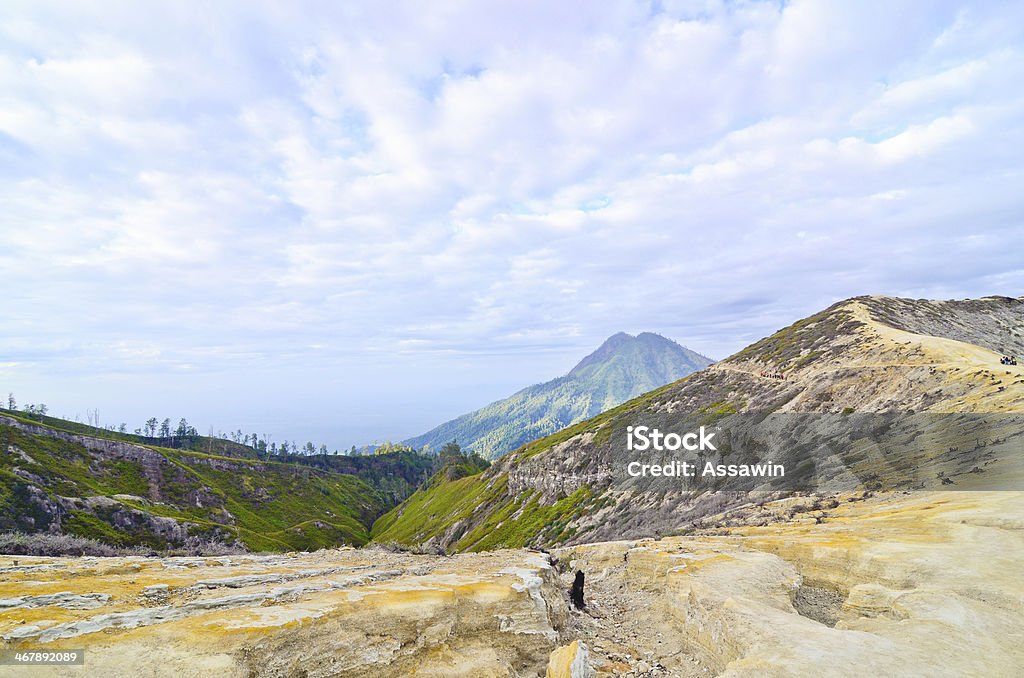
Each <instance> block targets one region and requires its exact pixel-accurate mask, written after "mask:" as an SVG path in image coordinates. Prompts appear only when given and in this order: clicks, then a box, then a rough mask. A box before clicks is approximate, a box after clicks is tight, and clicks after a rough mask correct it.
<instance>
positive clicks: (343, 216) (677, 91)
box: [0, 1, 1024, 448]
mask: <svg viewBox="0 0 1024 678" xmlns="http://www.w3.org/2000/svg"><path fill="white" fill-rule="evenodd" d="M1022 46H1024V5H1020V4H1019V3H1018V4H1012V3H1007V4H996V3H991V4H985V5H980V6H978V5H973V4H971V3H964V2H936V3H929V4H928V5H922V4H920V3H915V2H903V3H900V2H865V3H846V2H815V3H810V2H801V1H796V2H787V3H778V2H749V3H724V2H723V3H719V2H713V1H708V2H650V3H648V2H609V3H591V4H585V5H581V6H569V5H558V4H551V3H527V4H524V3H495V4H489V5H487V6H486V7H485V6H483V5H480V4H459V3H450V4H444V5H433V6H431V7H430V8H429V10H427V9H424V8H423V7H422V6H420V5H417V4H415V3H406V4H399V5H393V6H388V7H384V6H380V5H378V4H376V3H343V4H340V5H335V4H333V3H308V4H306V5H304V6H303V7H302V9H301V11H299V10H295V9H293V8H291V6H288V5H285V6H282V5H276V4H271V3H259V2H256V3H218V4H216V5H215V6H209V5H208V4H202V3H174V4H173V5H169V6H157V7H145V8H143V7H142V6H139V5H137V4H135V3H102V4H100V3H97V4H92V5H90V4H88V3H83V4H68V3H48V2H9V3H4V5H3V6H2V7H0V87H2V90H3V92H4V96H3V97H0V177H2V179H3V181H2V182H0V201H2V204H3V206H4V208H3V210H2V213H0V242H2V246H0V290H2V297H0V298H2V300H3V301H2V306H0V309H2V318H3V320H4V331H3V332H2V333H0V390H2V393H3V395H4V396H6V393H7V392H8V391H13V392H14V393H15V395H16V396H17V398H18V400H19V402H21V403H28V402H40V401H42V402H46V403H47V404H48V405H49V407H50V410H51V412H52V413H54V414H64V415H67V416H70V417H72V418H74V416H75V415H76V413H77V414H79V416H80V417H81V418H82V419H83V420H84V419H85V411H86V409H94V408H96V409H99V410H100V416H101V420H102V421H103V423H108V424H115V425H116V424H118V423H120V422H122V421H124V422H127V423H128V425H129V428H130V429H134V428H135V427H137V426H140V425H141V424H142V422H143V421H144V420H145V419H148V418H149V417H151V416H157V417H160V418H163V417H171V418H172V419H173V420H174V421H177V419H178V418H180V417H186V418H187V419H188V420H189V421H190V422H193V423H194V424H195V425H196V426H197V428H199V429H200V432H202V433H205V432H206V431H207V430H208V427H209V426H211V425H212V426H214V427H215V429H222V430H224V431H229V430H235V429H238V428H242V429H243V430H244V431H245V432H247V433H250V432H258V433H271V434H274V435H275V439H276V440H278V441H280V440H283V439H287V440H289V441H291V440H292V439H294V440H296V442H299V443H300V444H301V443H303V442H305V441H306V440H312V441H314V442H317V443H319V442H324V443H326V444H328V445H329V446H330V447H332V448H334V447H337V448H344V447H348V446H350V445H352V444H356V445H359V444H363V443H368V442H371V441H373V440H384V439H392V440H399V439H402V438H405V437H409V436H413V435H416V434H419V433H423V432H424V431H426V430H427V429H429V428H432V427H433V426H435V425H437V424H439V423H441V422H443V421H445V420H446V419H449V418H451V417H453V416H456V415H458V414H462V413H464V412H466V411H469V410H473V409H476V408H478V407H480V406H482V405H484V404H487V403H489V402H491V401H493V400H496V399H498V398H501V397H504V396H507V395H509V394H510V393H512V392H514V391H516V390H518V389H520V388H522V387H524V386H526V385H529V384H533V383H537V382H542V381H546V380H548V379H551V378H553V377H555V376H558V375H560V374H563V373H565V372H566V371H568V369H570V368H571V367H572V366H573V365H574V364H575V363H576V362H577V361H578V360H579V359H580V358H582V357H583V356H584V355H586V354H587V353H589V352H591V351H593V350H594V349H595V348H596V347H597V346H598V345H599V344H600V343H601V342H602V341H603V340H604V339H606V338H607V337H608V336H610V335H612V334H614V333H615V332H619V331H627V332H629V333H631V334H636V333H637V332H640V331H653V332H657V333H659V334H662V335H664V336H666V337H668V338H671V339H673V340H675V341H677V342H678V343H680V344H682V345H684V346H686V347H688V348H690V349H692V350H694V351H697V352H699V353H702V354H705V355H708V356H709V357H712V358H716V359H718V358H723V357H725V356H727V355H729V354H731V353H733V352H735V351H736V350H739V349H740V348H742V347H743V346H745V345H747V344H749V343H751V342H752V341H755V340H757V339H759V338H761V337H763V336H765V335H767V334H770V333H771V332H773V331H775V330H777V329H779V328H780V327H783V326H785V325H788V324H790V323H791V322H793V321H795V320H797V319H799V318H801V317H804V316H807V315H809V314H811V313H814V312H817V311H819V310H821V309H823V308H825V307H827V306H829V305H830V304H832V303H834V302H835V301H838V300H840V299H843V298H847V297H851V296H856V295H861V294H888V295H896V296H905V297H915V298H922V297H923V298H966V297H979V296H987V295H993V294H1002V295H1007V296H1019V295H1020V294H1022V293H1024V292H1022V291H1024V264H1022V263H1021V262H1022V261H1024V259H1022V257H1021V256H1020V253H1021V251H1024V228H1022V227H1021V221H1022V217H1024V193H1022V192H1021V190H1020V187H1021V184H1022V169H1024V162H1022V160H1021V158H1020V153H1019V149H1020V148H1024V124H1022V121H1024V98H1022V97H1021V96H1020V93H1019V91H1020V87H1019V85H1018V83H1020V82H1022V81H1024V49H1022Z"/></svg>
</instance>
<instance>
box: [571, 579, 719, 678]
mask: <svg viewBox="0 0 1024 678" xmlns="http://www.w3.org/2000/svg"><path fill="white" fill-rule="evenodd" d="M588 569H589V568H588ZM625 570H626V568H625V564H623V565H620V566H617V567H614V568H606V569H603V570H602V571H601V572H599V573H596V574H595V573H593V572H592V571H591V572H592V573H591V574H590V576H589V577H588V578H587V581H586V586H585V588H584V597H585V599H586V609H585V610H584V611H581V612H573V614H572V619H571V622H570V623H571V624H572V625H573V627H574V628H575V630H576V633H577V634H578V636H579V638H580V640H581V641H583V642H584V643H585V644H586V646H587V648H588V650H589V652H590V662H591V666H593V667H594V668H595V669H596V671H597V673H596V675H597V677H598V678H602V677H607V676H633V677H637V678H639V677H643V678H663V677H671V678H696V677H698V676H700V677H703V678H707V677H708V676H711V675H714V674H713V673H712V672H711V670H710V669H708V668H707V667H705V666H702V665H701V664H700V662H698V661H697V660H696V659H695V658H694V657H693V656H692V655H691V654H689V653H688V652H687V651H686V649H685V640H684V637H683V635H682V634H681V633H679V632H678V628H679V622H678V621H677V620H675V619H674V618H672V615H671V612H670V610H669V609H668V607H667V605H666V602H665V598H664V596H663V595H662V594H660V593H658V592H654V591H648V590H645V589H642V588H637V587H636V584H635V583H631V582H628V581H627V580H626V578H625ZM573 575H574V571H572V570H571V569H570V570H569V571H567V572H566V573H565V574H564V575H563V581H564V582H565V584H566V587H568V586H569V585H571V583H572V579H573Z"/></svg>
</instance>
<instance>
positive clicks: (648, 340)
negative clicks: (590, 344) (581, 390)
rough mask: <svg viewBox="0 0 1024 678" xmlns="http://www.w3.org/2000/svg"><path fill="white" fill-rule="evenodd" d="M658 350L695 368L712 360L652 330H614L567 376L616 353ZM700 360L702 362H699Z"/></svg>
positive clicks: (642, 352)
mask: <svg viewBox="0 0 1024 678" xmlns="http://www.w3.org/2000/svg"><path fill="white" fill-rule="evenodd" d="M659 351H663V352H666V353H671V354H676V355H678V356H679V357H681V358H683V359H684V360H686V361H687V362H692V363H694V365H695V366H698V367H697V369H699V368H700V367H704V366H705V365H708V364H710V363H711V362H712V361H711V360H710V359H709V358H706V357H705V356H702V355H700V354H698V353H695V352H693V351H691V350H689V349H687V348H685V347H683V346H680V345H679V344H677V343H676V342H674V341H672V340H671V339H666V338H665V337H663V336H661V335H660V334H656V333H654V332H641V333H640V334H638V335H636V336H633V335H632V334H627V333H626V332H616V333H615V334H613V335H612V336H610V337H608V338H607V339H605V340H604V343H602V344H601V345H600V346H598V347H597V350H595V351H594V352H593V353H591V354H590V355H588V356H587V357H585V358H584V359H583V360H581V361H579V362H578V363H576V366H575V367H573V368H572V370H570V371H569V376H573V375H579V374H580V373H581V372H583V371H584V370H586V369H587V368H589V367H592V366H593V365H598V364H601V363H606V362H608V361H609V360H612V359H614V358H615V356H616V355H624V356H628V357H627V359H631V358H635V357H636V356H638V355H639V356H643V355H645V354H650V353H657V352H659ZM702 360H703V364H701V363H702Z"/></svg>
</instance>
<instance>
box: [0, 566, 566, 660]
mask: <svg viewBox="0 0 1024 678" xmlns="http://www.w3.org/2000/svg"><path fill="white" fill-rule="evenodd" d="M567 615H568V609H567V605H566V603H565V599H564V595H563V593H562V591H561V590H560V587H559V583H558V577H557V574H556V572H555V570H554V569H553V568H552V566H551V564H550V562H549V560H548V558H547V556H545V555H544V554H539V553H533V552H528V551H500V552H493V553H487V554H480V555H466V556H459V557H456V558H445V557H438V556H417V555H407V554H392V553H388V552H385V551H380V550H363V551H358V550H354V549H341V550H329V551H319V552H316V553H312V554H310V553H301V554H294V553H292V554H287V555H239V556H230V557H217V558H163V559H157V558H77V559H76V558H33V557H19V558H11V557H0V637H2V638H3V645H4V647H5V649H12V648H25V647H31V648H37V649H44V650H56V649H60V648H84V649H85V652H86V660H85V662H86V667H87V672H88V675H97V676H98V675H103V676H111V677H117V676H141V675H146V676H174V677H175V678H185V677H187V676H211V675H217V676H309V677H313V676H353V677H356V676H358V677H360V678H362V677H364V676H381V677H386V676H407V675H411V674H413V673H415V675H417V676H445V677H454V676H466V677H467V678H469V677H472V678H478V677H484V676H542V675H544V674H545V673H546V672H547V668H548V664H549V661H551V660H550V656H552V653H554V656H555V657H556V658H558V661H557V662H555V665H556V666H561V665H563V664H564V665H568V666H570V667H571V666H572V665H573V662H574V661H575V663H576V666H577V667H578V666H580V665H581V664H580V660H578V659H575V657H576V655H577V650H575V649H574V650H573V654H572V656H571V657H569V656H567V655H566V654H565V651H564V650H563V651H562V652H561V653H558V652H556V650H557V648H558V647H559V646H560V645H567V644H568V643H569V642H571V641H569V639H567V638H566V637H565V634H564V628H565V624H566V619H567ZM562 641H566V642H562ZM563 659H564V661H563ZM5 671H6V673H5ZM34 671H35V673H33V675H41V676H43V675H79V673H76V671H80V669H76V668H63V669H62V668H58V667H50V668H39V669H35V670H34ZM16 672H17V669H15V668H13V667H10V666H7V667H5V666H0V675H16ZM556 675H560V674H556ZM570 675H578V672H577V673H573V674H570Z"/></svg>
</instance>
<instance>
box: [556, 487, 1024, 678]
mask: <svg viewBox="0 0 1024 678" xmlns="http://www.w3.org/2000/svg"><path fill="white" fill-rule="evenodd" d="M555 555H556V557H557V558H558V562H559V567H560V569H562V570H563V571H564V572H565V574H563V582H569V581H571V578H572V574H574V573H575V571H576V570H582V571H583V572H585V573H586V574H587V585H586V587H585V592H586V598H587V610H586V611H584V612H583V613H573V616H572V622H571V626H572V628H573V629H574V630H575V631H576V633H578V634H579V635H580V637H581V638H583V639H584V642H585V643H586V645H587V646H588V648H589V650H590V656H589V663H590V666H591V667H592V669H593V670H594V671H595V672H596V675H598V676H613V675H630V676H684V677H689V676H707V675H716V676H730V677H738V676H744V677H747V676H750V677H753V676H807V675H815V676H861V675H885V676H918V675H929V676H967V675H987V676H1017V675H1021V671H1022V669H1024V630H1022V629H1024V577H1022V576H1021V574H1020V568H1019V562H1020V559H1021V557H1024V499H1022V496H1021V494H1020V493H1019V492H955V493H954V492H947V493H910V494H904V495H895V496H880V497H874V498H871V499H868V500H864V501H858V502H848V503H846V504H843V505H841V506H839V507H837V508H835V509H833V510H831V511H830V512H829V513H828V516H827V517H826V518H825V519H824V520H823V521H821V522H819V521H817V520H805V519H801V520H798V521H795V522H791V523H787V524H776V525H773V526H771V527H740V528H735V529H732V530H724V531H723V534H721V535H720V536H701V537H675V538H666V539H661V540H639V541H620V542H606V543H600V544H590V545H581V546H576V547H570V548H566V549H560V550H558V551H556V552H555Z"/></svg>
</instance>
